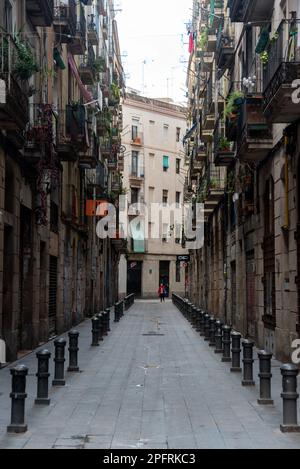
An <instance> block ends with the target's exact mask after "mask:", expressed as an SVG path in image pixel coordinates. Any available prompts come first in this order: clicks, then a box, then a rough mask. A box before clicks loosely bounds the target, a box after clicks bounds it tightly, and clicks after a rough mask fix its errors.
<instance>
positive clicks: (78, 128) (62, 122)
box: [57, 104, 87, 144]
mask: <svg viewBox="0 0 300 469" xmlns="http://www.w3.org/2000/svg"><path fill="white" fill-rule="evenodd" d="M86 139H87V126H86V108H85V107H84V106H83V105H81V104H79V105H75V106H74V105H71V104H68V105H67V106H66V109H62V110H59V111H58V113H57V143H66V142H69V141H71V142H72V143H81V144H84V143H86Z"/></svg>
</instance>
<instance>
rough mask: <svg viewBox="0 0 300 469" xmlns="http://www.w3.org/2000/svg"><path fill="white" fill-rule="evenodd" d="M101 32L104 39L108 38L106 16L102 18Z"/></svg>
mask: <svg viewBox="0 0 300 469" xmlns="http://www.w3.org/2000/svg"><path fill="white" fill-rule="evenodd" d="M102 34H103V39H104V40H105V41H106V40H107V39H108V18H106V17H104V18H103V23H102Z"/></svg>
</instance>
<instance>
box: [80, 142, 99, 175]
mask: <svg viewBox="0 0 300 469" xmlns="http://www.w3.org/2000/svg"><path fill="white" fill-rule="evenodd" d="M78 156H79V161H78V162H79V165H80V166H81V167H82V169H85V170H87V169H92V168H94V169H95V168H96V167H97V165H98V163H99V143H98V141H97V138H96V137H95V136H94V135H93V134H92V133H91V135H90V136H89V148H88V149H87V150H86V149H83V150H82V151H79V152H78Z"/></svg>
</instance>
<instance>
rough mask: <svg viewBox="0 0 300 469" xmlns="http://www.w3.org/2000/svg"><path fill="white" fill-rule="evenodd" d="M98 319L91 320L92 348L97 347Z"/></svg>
mask: <svg viewBox="0 0 300 469" xmlns="http://www.w3.org/2000/svg"><path fill="white" fill-rule="evenodd" d="M98 321H99V320H98V318H97V317H96V316H94V317H93V318H92V347H98V346H99V344H98Z"/></svg>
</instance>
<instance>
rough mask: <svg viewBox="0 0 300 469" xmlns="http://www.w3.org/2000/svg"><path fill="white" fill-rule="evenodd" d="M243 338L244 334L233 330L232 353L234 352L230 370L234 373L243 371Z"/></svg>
mask: <svg viewBox="0 0 300 469" xmlns="http://www.w3.org/2000/svg"><path fill="white" fill-rule="evenodd" d="M241 338H242V335H241V334H240V333H239V332H235V331H233V332H232V333H231V343H232V348H231V353H232V366H231V368H230V371H232V372H233V373H234V372H236V373H240V372H241V371H242V368H241Z"/></svg>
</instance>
